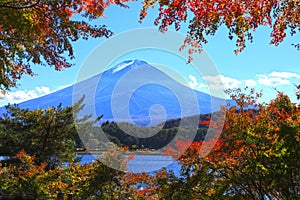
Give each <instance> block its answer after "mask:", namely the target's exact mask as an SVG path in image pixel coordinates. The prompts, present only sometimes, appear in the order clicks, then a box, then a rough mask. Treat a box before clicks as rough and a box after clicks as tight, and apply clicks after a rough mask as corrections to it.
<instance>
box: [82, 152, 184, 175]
mask: <svg viewBox="0 0 300 200" xmlns="http://www.w3.org/2000/svg"><path fill="white" fill-rule="evenodd" d="M78 157H81V164H86V163H91V162H94V161H96V160H97V155H91V154H78ZM127 167H128V168H127V171H129V172H133V173H139V172H147V173H149V174H151V175H155V172H156V171H158V170H161V169H162V168H163V167H166V168H167V170H173V171H174V174H175V175H176V176H180V168H181V166H180V164H179V163H178V162H177V161H174V160H172V158H171V157H170V156H162V155H135V156H134V159H132V160H130V161H129V162H128V164H127Z"/></svg>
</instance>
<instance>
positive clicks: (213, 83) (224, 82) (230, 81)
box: [203, 75, 242, 90]
mask: <svg viewBox="0 0 300 200" xmlns="http://www.w3.org/2000/svg"><path fill="white" fill-rule="evenodd" d="M203 79H204V80H206V81H207V83H208V85H209V88H210V89H214V90H220V89H222V90H223V89H226V88H237V87H239V85H241V84H242V82H241V81H239V80H237V79H234V78H231V77H227V76H223V75H216V76H210V75H208V76H204V77H203Z"/></svg>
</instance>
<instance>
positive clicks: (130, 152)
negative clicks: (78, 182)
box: [75, 150, 163, 156]
mask: <svg viewBox="0 0 300 200" xmlns="http://www.w3.org/2000/svg"><path fill="white" fill-rule="evenodd" d="M103 153H105V151H104V150H91V151H76V152H75V154H77V155H78V154H103ZM126 154H136V155H160V156H162V155H163V152H157V151H154V150H153V151H152V150H136V151H129V153H126Z"/></svg>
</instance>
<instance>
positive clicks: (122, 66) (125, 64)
mask: <svg viewBox="0 0 300 200" xmlns="http://www.w3.org/2000/svg"><path fill="white" fill-rule="evenodd" d="M133 63H134V60H132V61H130V62H129V63H121V64H119V65H117V66H116V67H115V68H114V70H113V71H112V73H116V72H118V71H121V70H122V69H124V68H125V67H127V66H129V65H132V64H133Z"/></svg>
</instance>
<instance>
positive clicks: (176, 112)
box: [0, 59, 225, 125]
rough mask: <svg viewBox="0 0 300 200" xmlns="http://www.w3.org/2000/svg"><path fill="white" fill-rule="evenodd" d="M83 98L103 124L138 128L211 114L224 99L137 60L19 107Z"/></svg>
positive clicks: (55, 103) (53, 104)
mask: <svg viewBox="0 0 300 200" xmlns="http://www.w3.org/2000/svg"><path fill="white" fill-rule="evenodd" d="M74 88H79V89H78V90H77V89H76V90H74ZM189 94H192V96H191V95H189ZM83 95H85V96H88V95H90V96H91V97H93V99H92V100H91V99H88V101H87V102H84V103H85V104H86V107H88V108H91V109H90V110H87V111H88V112H89V111H90V112H91V113H93V114H96V115H97V116H100V115H102V114H103V118H102V121H106V120H109V121H118V122H120V121H124V122H132V121H133V122H134V123H136V124H138V125H149V123H152V122H155V123H160V122H161V119H164V120H167V119H173V118H179V117H186V116H191V115H195V114H204V113H211V112H214V111H216V109H218V108H219V107H220V106H221V105H224V103H225V101H224V99H220V98H216V97H212V96H210V95H208V94H206V93H203V92H200V91H197V90H192V89H191V88H189V87H187V86H185V85H182V84H181V83H179V82H178V81H176V80H174V79H172V78H171V77H170V76H168V75H167V74H165V73H164V72H162V71H160V70H159V69H157V68H155V67H153V66H151V65H150V64H148V63H147V62H145V61H142V60H138V59H136V60H128V61H124V62H122V63H120V64H118V65H116V66H114V67H112V68H110V69H108V70H106V71H104V72H102V73H101V74H97V75H95V76H93V77H91V78H89V79H87V80H84V81H82V82H80V83H77V84H76V85H72V86H69V87H67V88H64V89H61V90H59V91H56V92H54V93H51V94H48V95H45V96H42V97H39V98H36V99H32V100H29V101H26V102H23V103H20V104H19V106H20V107H21V108H28V109H37V108H40V109H42V108H46V107H49V106H51V107H52V106H57V105H58V104H60V103H62V105H63V106H70V105H71V104H72V103H74V102H73V101H74V97H76V98H77V99H79V98H81V97H82V96H83ZM76 98H75V99H76ZM212 102H214V106H213V107H212ZM91 104H95V105H91ZM183 104H184V105H183ZM195 108H197V109H195ZM4 112H5V108H4V107H1V108H0V115H2V113H4ZM87 114H88V113H87ZM126 114H129V117H128V116H126ZM164 120H163V121H164Z"/></svg>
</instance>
